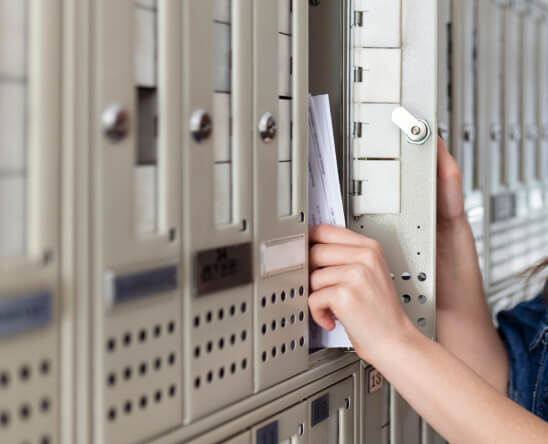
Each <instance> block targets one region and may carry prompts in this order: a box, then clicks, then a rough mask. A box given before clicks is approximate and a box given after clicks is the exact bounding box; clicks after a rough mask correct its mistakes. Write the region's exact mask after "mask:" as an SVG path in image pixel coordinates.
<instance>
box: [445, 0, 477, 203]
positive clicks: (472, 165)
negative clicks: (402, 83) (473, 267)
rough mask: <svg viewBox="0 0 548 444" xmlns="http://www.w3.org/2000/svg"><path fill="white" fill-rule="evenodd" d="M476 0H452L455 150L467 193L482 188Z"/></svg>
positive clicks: (453, 134) (452, 81) (453, 143)
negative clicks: (476, 93)
mask: <svg viewBox="0 0 548 444" xmlns="http://www.w3.org/2000/svg"><path fill="white" fill-rule="evenodd" d="M475 7H476V1H475V0H465V1H461V2H453V3H452V29H453V39H452V56H453V60H452V66H454V67H458V68H457V69H455V70H454V71H453V76H452V79H451V88H452V96H451V97H452V114H451V116H452V119H453V121H452V127H453V133H452V136H453V140H452V143H451V150H452V152H453V154H454V156H455V158H456V159H457V162H458V163H459V165H460V167H461V171H462V181H463V188H464V192H465V194H470V193H471V192H472V191H474V190H476V189H478V183H477V180H476V179H477V178H476V168H477V161H478V160H479V159H478V158H477V153H476V149H475V148H476V122H475V118H474V107H475V103H474V89H475V76H474V69H475V67H474V63H475V51H476V41H475V36H476V29H477V28H476V21H475V20H476V15H475V12H476V11H475Z"/></svg>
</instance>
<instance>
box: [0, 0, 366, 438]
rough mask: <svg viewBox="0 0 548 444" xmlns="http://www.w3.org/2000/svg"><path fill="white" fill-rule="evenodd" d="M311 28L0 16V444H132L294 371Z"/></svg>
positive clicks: (232, 16) (303, 366)
mask: <svg viewBox="0 0 548 444" xmlns="http://www.w3.org/2000/svg"><path fill="white" fill-rule="evenodd" d="M307 10H308V4H307V3H306V2H291V1H290V0H280V1H275V2H274V1H260V2H252V1H251V0H239V1H232V2H231V1H230V0H207V1H203V0H200V1H175V0H158V1H156V0H135V1H133V0H121V1H116V2H112V1H107V0H94V1H77V2H72V1H63V0H52V1H48V2H43V1H40V0H21V1H19V0H17V1H15V0H2V1H1V2H0V88H1V89H0V107H1V112H0V138H1V139H0V142H1V144H0V208H1V210H0V441H1V442H2V443H20V442H21V443H22V442H32V443H41V444H46V443H50V444H53V443H59V442H66V443H73V442H78V443H87V442H89V443H91V442H93V443H132V442H143V441H147V440H151V439H153V438H154V437H157V436H160V435H161V434H164V433H166V432H167V431H170V430H174V429H177V428H181V427H182V426H183V424H190V423H193V422H195V421H196V420H197V419H200V418H204V417H206V416H207V415H209V414H211V413H212V412H216V411H222V410H223V409H224V408H225V407H227V406H230V405H232V404H234V403H236V402H237V401H240V400H242V399H246V398H249V397H250V396H251V395H253V394H254V393H258V392H261V391H264V390H265V389H268V388H269V387H272V386H274V385H276V384H277V383H279V382H281V381H284V380H287V379H288V378H290V377H292V376H294V375H296V374H299V373H302V372H303V371H305V370H307V369H308V368H309V366H310V365H311V364H310V362H309V361H310V360H309V350H308V311H307V301H306V297H307V293H308V288H307V287H308V264H307V256H308V254H307V247H308V241H307V236H306V232H307V190H306V187H305V184H306V183H307V176H306V171H307V125H306V122H307V109H308V108H307V100H308V71H307V41H308V34H307ZM353 359H354V361H356V358H353Z"/></svg>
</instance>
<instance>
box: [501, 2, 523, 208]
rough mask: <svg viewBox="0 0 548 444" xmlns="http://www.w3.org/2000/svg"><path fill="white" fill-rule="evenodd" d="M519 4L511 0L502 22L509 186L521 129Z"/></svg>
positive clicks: (515, 178)
mask: <svg viewBox="0 0 548 444" xmlns="http://www.w3.org/2000/svg"><path fill="white" fill-rule="evenodd" d="M521 8H522V4H521V3H520V2H519V1H518V2H512V3H511V5H510V6H509V7H507V8H506V10H505V24H504V26H505V37H504V71H503V72H504V86H503V100H504V102H503V109H504V117H505V122H504V146H505V147H504V169H505V174H504V183H505V184H506V185H508V186H509V187H510V188H512V189H515V188H516V187H517V186H518V185H519V165H520V151H519V148H520V142H521V139H522V132H523V131H522V128H521V122H520V112H521V107H520V86H521V82H520V78H521V75H520V74H521V73H520V66H521V64H522V61H521V47H522V46H521V41H522V39H521V32H520V30H521V27H520V12H521ZM520 200H522V199H521V198H520ZM521 207H522V203H521V202H518V208H521Z"/></svg>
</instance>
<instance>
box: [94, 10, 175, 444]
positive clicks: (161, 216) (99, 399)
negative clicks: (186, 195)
mask: <svg viewBox="0 0 548 444" xmlns="http://www.w3.org/2000/svg"><path fill="white" fill-rule="evenodd" d="M92 11H93V16H92V20H91V23H92V27H93V28H92V34H93V37H94V40H93V42H92V48H93V52H92V54H91V60H92V66H93V71H92V79H93V82H92V86H91V94H92V104H93V112H92V114H91V115H92V119H93V120H92V124H91V128H92V131H93V132H92V140H93V144H92V146H91V150H92V153H93V156H92V159H93V166H92V171H93V175H92V179H91V180H92V183H93V190H92V196H93V200H92V208H93V210H92V217H93V222H92V226H93V232H92V237H91V239H92V255H93V256H92V257H93V259H94V260H93V263H92V267H93V270H94V275H93V284H92V288H93V289H94V290H93V317H92V319H93V324H92V331H91V333H92V338H93V341H92V343H93V354H92V361H91V362H92V365H93V381H92V386H93V387H94V392H93V398H92V402H93V436H94V440H95V441H94V442H97V443H99V442H100V443H109V442H112V443H114V442H116V443H131V442H135V441H141V440H145V439H147V438H150V437H151V436H154V435H156V434H158V433H161V432H163V431H165V430H167V429H169V428H172V427H176V426H177V425H180V424H182V421H183V412H182V405H183V402H182V399H183V398H182V396H183V383H182V377H181V375H182V373H183V372H182V358H183V357H182V353H181V349H182V332H183V323H182V307H181V288H182V286H183V280H182V274H181V272H180V270H179V267H180V262H181V259H180V239H181V237H182V228H181V223H180V215H179V212H180V198H181V193H180V191H179V190H180V186H181V182H180V180H181V159H180V148H179V147H180V143H181V141H180V133H179V129H180V120H181V116H180V105H179V103H180V102H179V100H180V96H179V94H180V91H181V85H180V80H179V79H180V72H179V70H180V68H179V67H180V51H181V36H180V23H181V19H180V17H181V14H182V11H181V8H180V5H179V4H178V3H177V2H167V1H150V2H145V3H143V2H140V3H139V2H138V3H136V2H133V1H130V0H122V1H117V2H110V1H103V0H97V1H95V2H94V3H93V9H92Z"/></svg>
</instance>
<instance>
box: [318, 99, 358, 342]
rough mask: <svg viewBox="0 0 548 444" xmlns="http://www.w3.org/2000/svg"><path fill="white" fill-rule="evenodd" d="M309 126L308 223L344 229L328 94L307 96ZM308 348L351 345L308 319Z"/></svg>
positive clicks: (338, 330)
mask: <svg viewBox="0 0 548 444" xmlns="http://www.w3.org/2000/svg"><path fill="white" fill-rule="evenodd" d="M308 125H309V127H308V136H309V152H308V188H309V208H308V214H309V224H310V225H311V226H314V225H318V224H330V225H337V226H340V227H345V226H346V223H345V219H344V209H343V203H342V196H341V188H340V183H339V172H338V169H337V155H336V152H335V137H334V135H333V125H332V123H331V110H330V108H329V97H328V96H327V95H321V96H310V98H309V116H308ZM310 347H311V348H349V347H352V343H351V342H350V340H349V339H348V335H347V334H346V332H345V331H344V328H343V326H342V325H341V324H340V323H339V322H338V321H336V327H335V329H334V330H333V331H331V332H328V331H327V330H324V329H323V328H321V327H319V326H318V325H316V324H315V323H314V321H312V320H311V322H310Z"/></svg>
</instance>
